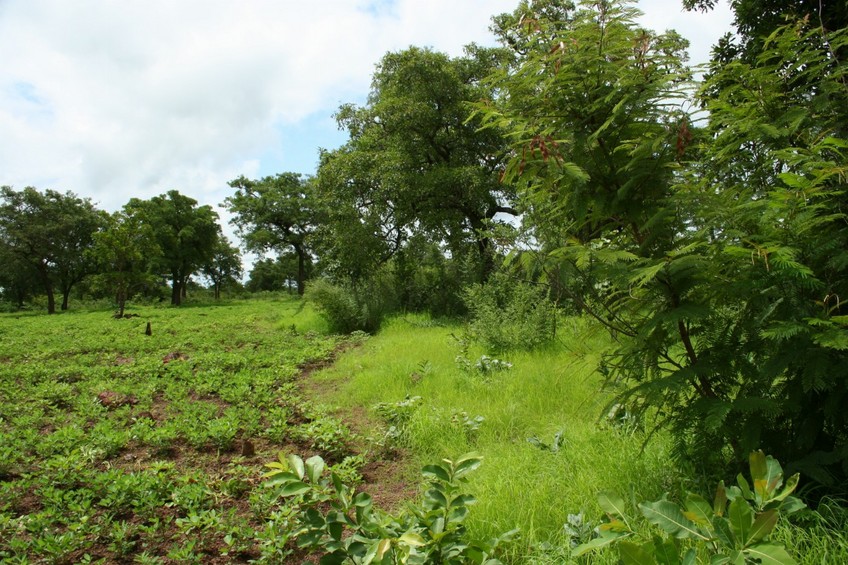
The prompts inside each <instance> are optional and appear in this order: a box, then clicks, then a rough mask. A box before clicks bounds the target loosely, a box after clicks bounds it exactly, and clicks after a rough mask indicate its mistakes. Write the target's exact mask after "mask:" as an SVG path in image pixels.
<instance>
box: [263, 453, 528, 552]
mask: <svg viewBox="0 0 848 565" xmlns="http://www.w3.org/2000/svg"><path fill="white" fill-rule="evenodd" d="M481 462H482V458H481V457H480V456H478V455H477V454H474V453H469V454H466V455H463V456H462V457H460V458H458V459H456V460H455V461H454V460H450V459H444V460H442V461H441V462H440V463H437V464H434V465H427V466H425V467H424V469H423V474H424V477H425V478H426V479H427V482H428V490H427V491H426V492H425V494H424V500H423V501H422V502H420V503H418V504H410V505H408V506H407V508H406V509H405V510H403V511H401V512H400V513H398V514H397V515H392V514H388V513H386V512H384V511H382V510H380V509H377V508H374V507H373V503H372V498H371V496H370V495H369V494H367V493H365V492H359V493H355V492H354V490H353V489H351V488H350V487H349V486H347V485H345V484H344V483H342V481H341V480H340V479H339V477H338V476H337V475H336V474H335V473H331V474H330V476H329V477H327V476H326V474H325V472H324V471H325V463H324V461H323V459H321V457H318V456H314V457H311V458H309V459H307V460H306V461H303V460H302V459H301V458H300V457H298V456H297V455H288V456H284V455H283V454H280V457H279V460H278V461H276V462H273V463H268V464H267V465H266V466H267V467H269V468H270V471H269V472H268V473H266V474H265V476H266V477H267V479H268V480H267V481H266V482H265V485H266V487H269V488H272V489H273V490H274V492H275V493H276V494H277V495H278V496H280V497H284V498H289V499H291V500H292V502H291V504H294V505H295V506H296V507H297V509H298V510H297V511H298V514H297V517H296V520H295V523H294V524H293V526H294V535H293V537H296V539H297V545H298V546H299V547H303V548H309V549H317V550H320V551H321V552H322V553H323V554H324V557H322V559H321V563H322V564H330V563H346V562H352V563H361V564H363V565H367V564H369V563H410V564H412V563H421V564H423V563H446V564H447V563H456V564H460V563H462V564H465V563H479V564H488V565H495V564H497V563H500V561H498V560H497V559H495V558H494V557H493V556H492V555H493V553H494V552H495V550H496V549H497V547H498V545H499V544H501V543H502V542H504V541H506V540H508V539H510V538H511V537H512V536H513V535H514V533H515V532H508V533H507V534H504V535H502V536H499V537H498V538H496V539H493V540H491V541H488V542H480V541H476V540H472V539H469V538H468V535H467V532H466V529H465V527H464V525H463V522H464V521H465V518H466V516H467V515H468V512H469V507H470V506H471V505H473V504H474V501H475V500H474V497H473V496H471V495H468V494H464V493H463V492H462V486H463V484H464V483H465V482H466V481H467V478H466V475H468V473H470V472H472V471H473V470H475V469H476V468H477V467H479V466H480V464H481ZM328 506H329V508H330V509H329V510H327V507H328Z"/></svg>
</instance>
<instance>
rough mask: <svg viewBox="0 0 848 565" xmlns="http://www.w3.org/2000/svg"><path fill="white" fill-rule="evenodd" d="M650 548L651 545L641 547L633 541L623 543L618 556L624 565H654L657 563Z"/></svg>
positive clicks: (619, 547) (620, 545)
mask: <svg viewBox="0 0 848 565" xmlns="http://www.w3.org/2000/svg"><path fill="white" fill-rule="evenodd" d="M650 548H651V544H647V545H646V546H641V545H637V544H635V543H633V542H631V541H623V542H621V543H620V544H619V546H618V555H619V557H621V561H622V562H623V563H624V565H654V564H655V563H656V562H655V561H654V557H653V555H651V552H650Z"/></svg>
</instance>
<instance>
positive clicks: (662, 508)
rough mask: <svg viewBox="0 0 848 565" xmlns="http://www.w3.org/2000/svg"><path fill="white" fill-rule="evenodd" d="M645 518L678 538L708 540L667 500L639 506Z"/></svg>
mask: <svg viewBox="0 0 848 565" xmlns="http://www.w3.org/2000/svg"><path fill="white" fill-rule="evenodd" d="M639 510H641V511H642V514H644V516H645V518H647V519H648V521H649V522H651V523H652V524H655V525H657V526H659V527H660V529H662V530H663V531H665V532H667V533H669V534H671V535H673V536H675V537H678V538H698V539H701V540H704V541H706V540H707V539H709V538H708V537H706V536H705V535H704V534H702V533H701V532H700V531H699V530H698V527H697V526H696V525H695V524H694V523H692V521H690V520H689V519H688V518H686V517H685V516H684V515H683V512H682V511H681V510H680V507H679V506H677V505H676V504H674V503H673V502H671V501H668V500H658V501H656V502H650V503H642V504H640V505H639Z"/></svg>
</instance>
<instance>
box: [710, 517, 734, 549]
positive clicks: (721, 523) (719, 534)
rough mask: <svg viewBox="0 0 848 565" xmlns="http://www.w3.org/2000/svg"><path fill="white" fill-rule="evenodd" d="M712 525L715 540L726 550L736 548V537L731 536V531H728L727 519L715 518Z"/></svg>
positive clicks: (728, 523)
mask: <svg viewBox="0 0 848 565" xmlns="http://www.w3.org/2000/svg"><path fill="white" fill-rule="evenodd" d="M712 523H713V535H714V536H715V538H716V539H717V540H718V541H719V542H720V543H721V544H722V545H723V546H724V547H726V548H728V549H731V548H734V547H736V537H735V536H734V535H733V530H731V529H730V522H729V521H728V520H727V518H724V517H722V516H716V517H715V518H713V522H712Z"/></svg>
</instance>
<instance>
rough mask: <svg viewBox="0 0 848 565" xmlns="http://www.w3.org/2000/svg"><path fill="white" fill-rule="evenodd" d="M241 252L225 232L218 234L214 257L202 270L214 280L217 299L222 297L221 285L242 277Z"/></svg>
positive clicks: (207, 276) (213, 284)
mask: <svg viewBox="0 0 848 565" xmlns="http://www.w3.org/2000/svg"><path fill="white" fill-rule="evenodd" d="M241 269H242V267H241V254H240V253H239V250H238V248H237V247H233V246H232V245H230V242H229V240H227V238H226V236H224V234H218V243H217V244H216V245H215V249H214V251H213V255H212V257H211V258H210V259H209V260H208V261H206V262H205V263H204V264H203V265H202V267H201V268H200V271H201V272H202V273H203V275H204V276H205V277H206V278H208V279H209V280H210V281H211V282H212V288H213V290H214V293H215V300H218V299H219V298H221V287H222V286H223V285H224V284H226V283H231V282H236V281H237V280H238V278H239V277H241Z"/></svg>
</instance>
